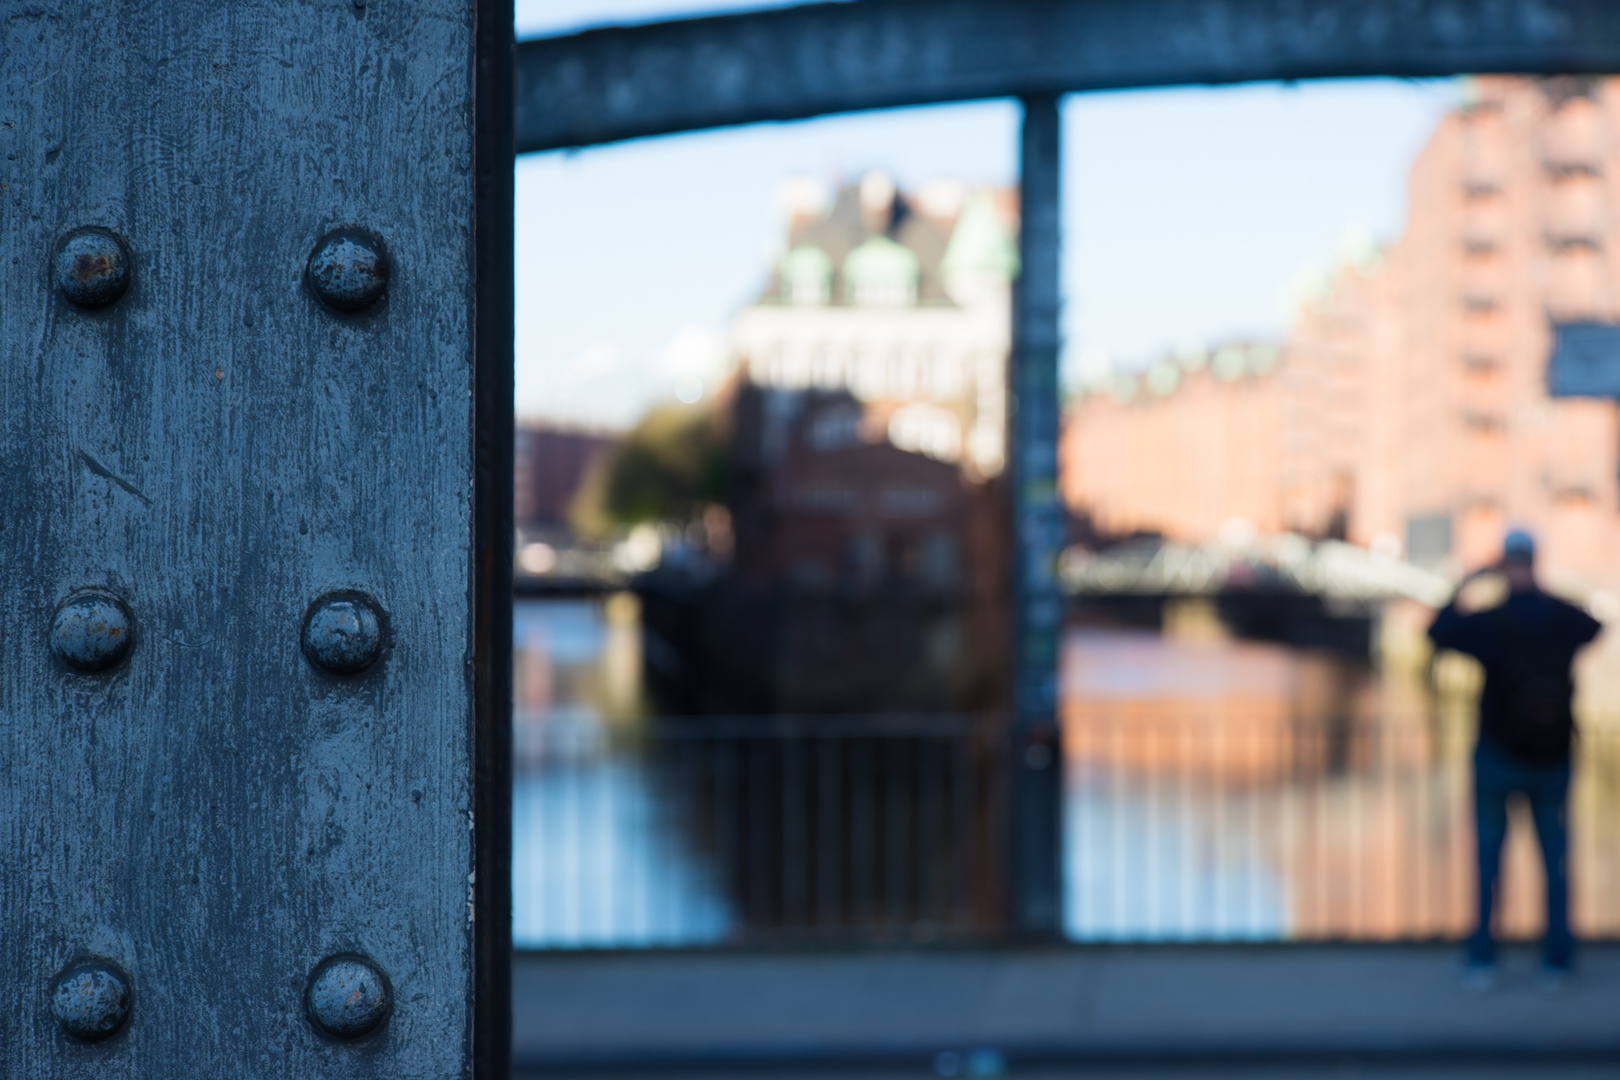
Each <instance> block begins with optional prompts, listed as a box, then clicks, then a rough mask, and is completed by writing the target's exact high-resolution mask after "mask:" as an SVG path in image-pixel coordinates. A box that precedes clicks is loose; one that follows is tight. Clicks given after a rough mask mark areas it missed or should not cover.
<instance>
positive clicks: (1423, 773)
mask: <svg viewBox="0 0 1620 1080" xmlns="http://www.w3.org/2000/svg"><path fill="white" fill-rule="evenodd" d="M515 614H516V618H515V627H516V633H515V637H516V643H517V666H516V677H515V682H514V690H515V696H516V749H517V766H518V773H517V781H516V785H515V790H514V840H515V852H514V880H513V886H514V927H513V930H514V938H515V941H516V943H517V944H518V946H519V947H579V946H610V945H611V946H634V945H653V944H698V943H712V942H721V941H740V940H746V939H747V937H748V935H749V933H750V932H751V931H754V930H757V929H759V928H761V927H768V926H771V925H776V926H778V927H780V926H781V925H783V924H784V923H785V922H787V921H791V920H792V919H799V920H800V921H801V923H802V924H804V925H808V926H812V927H817V926H819V927H834V928H836V927H838V926H847V925H848V923H849V922H850V920H852V919H858V917H859V916H858V912H856V909H858V908H860V907H861V905H862V903H864V901H862V900H861V899H860V897H859V896H858V895H857V893H856V892H855V891H853V890H854V888H855V886H853V885H852V884H851V882H856V881H858V880H859V879H862V877H863V875H864V878H865V879H870V880H871V881H876V882H879V884H880V885H882V884H883V883H884V882H888V883H890V884H891V885H892V889H891V891H890V892H889V893H886V894H884V896H883V897H882V898H880V900H879V901H874V902H873V903H872V904H869V905H868V908H867V910H868V916H867V917H868V918H872V917H873V916H872V912H876V911H881V915H880V916H878V917H877V918H878V922H880V923H881V924H882V927H880V929H881V930H882V932H883V933H890V932H893V933H898V934H902V935H905V934H909V935H910V936H912V937H914V938H916V939H917V940H929V939H932V938H933V937H935V936H938V935H940V934H941V933H948V932H950V930H951V927H952V926H956V927H958V928H960V929H963V931H964V932H973V931H976V930H979V929H982V928H983V927H984V926H985V925H987V924H986V923H985V921H984V920H985V918H986V917H987V916H986V915H985V914H984V913H985V912H986V911H992V912H993V910H995V908H996V905H997V904H998V903H999V901H998V900H997V899H996V897H995V895H994V894H995V883H994V882H990V883H989V887H988V889H987V888H986V882H985V881H984V880H983V879H984V878H986V877H994V876H995V875H994V874H992V873H986V872H984V868H986V867H990V866H993V865H996V863H995V859H996V858H998V857H999V856H998V855H997V854H996V851H995V850H994V848H995V846H996V844H995V840H994V837H995V836H996V835H998V834H997V832H996V825H995V815H996V813H997V810H996V803H995V798H994V797H993V796H994V792H993V791H992V789H991V788H990V787H988V786H985V784H984V782H983V779H984V778H985V777H988V776H993V775H997V767H996V766H994V764H993V762H989V759H986V758H983V757H982V756H980V757H974V756H973V755H974V754H976V753H978V751H976V750H973V749H972V747H974V746H982V745H983V740H982V739H979V740H978V741H977V742H975V741H973V739H967V740H966V741H963V739H961V738H959V739H958V741H957V742H954V743H953V742H949V741H948V739H950V738H957V737H956V736H952V735H950V734H949V733H947V732H944V731H943V729H942V730H941V732H940V733H939V734H940V736H941V737H940V738H939V739H937V740H935V741H934V742H928V741H927V739H925V740H924V741H922V742H919V741H918V737H917V735H916V732H911V733H910V734H907V735H905V736H904V737H903V738H901V737H897V738H896V739H894V740H891V742H890V743H887V744H884V745H885V746H886V747H887V748H886V749H884V748H879V749H878V751H877V756H876V757H869V758H863V757H861V755H863V754H866V755H870V754H871V751H867V750H863V749H858V748H857V747H856V744H855V743H852V742H848V741H847V740H846V741H843V742H839V741H837V740H839V739H843V738H844V736H841V735H830V734H829V733H828V732H826V731H823V732H821V733H819V734H816V735H815V736H814V737H813V738H811V739H809V740H805V739H803V738H802V736H800V735H790V736H788V737H787V738H785V739H784V737H782V733H780V732H778V733H776V734H774V735H773V734H771V733H770V732H768V731H759V730H752V731H749V732H743V733H742V734H741V735H739V734H737V733H732V734H729V735H726V734H719V735H717V734H716V733H715V732H708V733H707V734H701V733H699V732H697V731H696V730H695V729H683V728H682V727H681V726H680V725H679V724H672V723H671V722H670V721H668V720H663V721H649V719H648V710H647V705H646V702H645V701H644V698H643V694H642V691H641V683H640V672H641V658H640V643H639V631H638V625H639V623H638V613H637V611H636V606H635V601H634V599H633V598H632V597H630V596H628V595H620V596H615V597H610V598H608V599H606V600H601V601H524V602H521V603H519V604H518V605H517V610H516V613H515ZM1062 686H1063V702H1064V705H1063V723H1064V738H1065V757H1066V762H1067V781H1068V789H1067V796H1066V800H1065V852H1064V855H1065V859H1064V861H1065V872H1066V901H1065V902H1066V920H1065V921H1066V930H1067V932H1068V934H1069V936H1070V937H1071V938H1074V939H1077V940H1178V939H1197V940H1211V939H1237V940H1277V939H1323V938H1327V939H1340V938H1344V939H1363V940H1366V939H1375V940H1376V939H1391V938H1411V937H1452V936H1456V935H1458V934H1459V933H1461V932H1462V931H1463V929H1464V928H1465V924H1466V922H1467V920H1468V919H1469V918H1470V916H1471V903H1472V901H1471V885H1470V884H1469V880H1470V876H1471V865H1472V855H1471V851H1470V850H1469V848H1470V845H1471V844H1472V825H1471V814H1470V812H1469V806H1468V799H1469V786H1468V772H1467V754H1468V749H1469V747H1470V745H1471V742H1472V721H1471V717H1470V710H1469V707H1468V704H1467V701H1466V699H1465V698H1463V697H1458V698H1454V699H1447V698H1441V699H1437V698H1435V697H1434V696H1433V695H1432V694H1431V693H1430V692H1429V690H1428V689H1427V686H1428V684H1427V682H1426V681H1425V680H1424V679H1423V678H1422V677H1419V676H1418V675H1415V674H1408V675H1406V676H1399V675H1393V674H1392V675H1388V676H1385V677H1380V676H1378V675H1377V674H1376V673H1375V672H1374V671H1373V670H1372V669H1371V668H1370V667H1369V666H1368V665H1366V664H1364V663H1357V662H1353V661H1347V660H1344V659H1342V658H1334V657H1331V656H1328V655H1325V654H1316V653H1308V652H1302V651H1298V650H1291V649H1288V648H1285V647H1282V646H1276V645H1264V644H1254V643H1246V642H1237V641H1231V640H1227V639H1225V638H1224V637H1222V636H1221V635H1220V634H1219V633H1216V632H1211V631H1209V630H1208V628H1207V627H1206V628H1204V630H1199V629H1198V627H1197V626H1196V625H1195V626H1194V627H1193V628H1192V629H1191V630H1189V629H1188V627H1187V626H1185V625H1182V626H1173V627H1172V628H1171V633H1169V634H1167V635H1159V634H1149V633H1142V632H1133V631H1122V630H1101V629H1084V628H1078V629H1074V630H1071V631H1070V633H1069V634H1068V636H1067V638H1066V640H1065V646H1064V653H1063V668H1062ZM853 722H854V721H850V723H853ZM846 726H847V725H846ZM704 730H705V731H707V729H704ZM964 730H966V729H964ZM1587 730H1588V736H1587V738H1586V742H1585V745H1584V748H1583V751H1582V757H1581V767H1580V771H1579V774H1578V780H1577V784H1576V788H1575V793H1574V796H1573V798H1574V806H1575V810H1574V822H1573V829H1572V832H1573V835H1572V845H1573V851H1574V856H1573V858H1574V905H1575V915H1576V921H1577V926H1578V927H1580V928H1581V929H1582V930H1583V931H1584V932H1585V933H1588V934H1592V933H1612V932H1614V931H1615V930H1616V929H1620V890H1617V888H1616V886H1617V885H1620V860H1617V859H1616V857H1615V856H1616V852H1617V846H1620V814H1617V813H1616V812H1615V811H1616V810H1617V809H1620V755H1617V754H1616V752H1615V751H1616V740H1615V739H1614V738H1612V737H1611V736H1610V735H1609V734H1607V730H1608V729H1606V728H1605V727H1603V726H1602V725H1601V724H1596V725H1594V724H1591V723H1589V724H1588V727H1587ZM932 737H933V736H931V735H930V736H929V737H928V738H932ZM974 738H977V737H976V736H975V737H974ZM794 739H799V740H800V741H798V742H794V741H793V740H794ZM992 741H993V740H992ZM868 742H871V740H868ZM874 745H875V744H874ZM936 746H937V748H938V749H934V748H933V747H936ZM895 753H899V754H900V756H899V757H894V756H893V755H894V754H895ZM884 754H889V755H890V758H892V760H893V761H895V762H900V761H902V759H903V760H905V761H910V762H911V764H910V765H905V766H901V765H895V766H894V768H893V770H891V771H893V772H894V777H898V778H900V779H898V780H896V779H893V778H891V779H890V780H889V781H888V784H889V787H890V788H891V789H894V790H899V789H900V788H904V790H905V791H910V792H911V794H909V795H899V796H894V797H892V798H891V797H890V796H889V795H888V794H885V795H884V796H883V798H882V799H879V800H878V802H880V803H885V804H887V805H888V806H889V809H888V810H884V809H883V807H881V806H880V807H878V809H877V810H876V811H875V813H876V816H875V817H871V822H872V823H873V824H871V825H870V831H871V833H872V836H873V837H875V838H876V839H875V841H874V842H873V843H871V844H867V846H866V847H865V848H863V847H862V846H861V845H862V843H863V842H862V841H857V840H854V839H852V838H853V837H855V836H856V835H857V832H858V830H857V829H856V825H858V824H859V822H858V821H857V820H856V817H857V816H858V814H857V813H856V812H857V811H858V810H859V805H860V804H861V799H862V798H863V796H859V795H857V794H856V786H852V784H851V778H852V777H855V776H857V775H865V772H870V771H871V766H870V765H864V766H863V765H860V762H861V761H863V760H870V761H871V762H880V761H884V760H890V758H885V757H883V755H884ZM772 755H775V756H774V757H773V756H772ZM908 755H909V756H908ZM964 755H965V756H964ZM959 757H960V759H961V760H962V761H963V762H965V763H966V764H965V766H964V768H965V769H966V770H967V771H963V769H962V768H956V767H955V766H951V768H956V771H954V772H948V771H940V769H942V768H945V767H946V766H945V763H948V762H952V761H956V760H957V759H958V758H959ZM936 760H937V761H938V762H939V763H941V764H940V765H939V766H938V767H936V766H935V765H933V764H927V763H929V762H934V761H936ZM818 762H821V764H818ZM987 763H988V764H987ZM745 764H746V765H747V768H744V765H745ZM885 768H888V766H885ZM863 769H864V770H865V772H862V771H861V770H863ZM851 770H855V771H851ZM894 770H898V771H894ZM880 771H881V770H880ZM874 775H875V774H874ZM925 777H937V778H938V783H937V785H936V787H937V791H936V789H935V787H928V786H927V785H925V784H924V783H923V778H925ZM964 778H966V779H964ZM964 783H966V784H967V785H968V786H966V787H964V786H963V785H964ZM897 784H898V785H899V787H898V788H897V787H896V785H897ZM828 785H831V787H828ZM872 790H873V791H874V792H875V791H878V790H879V789H877V788H874V789H872ZM931 793H932V794H931ZM896 799H898V801H896ZM852 800H853V801H852ZM870 801H871V800H868V802H870ZM936 804H937V805H936ZM800 805H802V806H804V807H807V808H808V809H806V810H804V811H803V812H800V811H791V812H790V810H791V807H794V806H800ZM930 807H932V809H930ZM873 812H874V811H869V810H859V813H868V815H869V816H870V814H871V813H873ZM829 813H830V814H832V815H833V817H831V818H829V817H827V816H826V815H827V814H829ZM885 813H887V814H888V815H889V816H887V817H885V816H884V814H885ZM795 814H798V816H797V817H795V816H794V815H795ZM931 814H932V815H933V816H932V817H930V816H929V815H931ZM727 815H731V816H733V817H735V818H737V820H739V821H740V822H742V824H741V825H739V826H738V829H740V830H741V831H734V833H733V834H731V835H729V837H728V835H727V834H726V833H725V832H724V830H723V829H721V830H718V831H717V826H716V820H717V819H718V818H722V817H726V816H727ZM839 815H843V816H842V817H840V816H839ZM852 815H854V816H852ZM835 818H836V820H834V819H835ZM974 819H983V820H982V821H981V824H980V825H977V826H972V827H971V828H969V827H965V826H964V825H963V822H964V821H971V820H974ZM761 822H763V823H764V824H763V825H760V824H759V823H761ZM930 822H932V823H933V824H930ZM864 827H865V826H863V828H864ZM761 830H763V831H761ZM895 830H898V832H896V831H895ZM975 830H977V831H975ZM823 837H843V838H844V839H842V840H838V841H836V844H835V847H837V848H838V849H837V850H833V851H831V852H829V851H827V850H825V844H824V843H823V842H822V840H821V839H820V838H823ZM884 837H889V838H891V839H884ZM902 841H903V842H902ZM897 843H899V844H900V846H898V847H897V846H895V845H896V844H897ZM793 844H798V845H799V846H800V847H804V848H805V849H806V853H805V854H804V856H803V857H802V858H799V857H797V856H785V855H781V854H780V853H779V851H780V849H784V848H786V847H789V846H792V845H793ZM964 844H966V845H967V847H963V846H962V845H964ZM818 845H820V847H821V848H822V849H823V850H819V851H818V850H811V849H813V848H816V847H817V846H818ZM838 845H843V846H842V847H838ZM851 845H853V846H851ZM930 845H932V846H930ZM953 845H954V846H953ZM845 848H848V850H845ZM861 851H865V855H860V852H861ZM927 851H935V852H943V853H945V854H941V855H939V859H940V860H943V861H941V862H939V865H940V866H941V867H946V866H948V868H949V869H948V872H946V871H941V872H939V873H936V874H934V876H933V877H932V878H930V877H929V873H930V871H929V869H928V867H926V866H921V865H920V864H921V863H922V862H926V861H927V858H933V856H928V857H927V858H924V857H921V855H920V853H925V852H927ZM852 852H853V854H852ZM888 852H899V853H900V856H899V857H900V858H901V859H902V860H903V861H904V860H909V861H910V863H912V864H914V865H912V866H910V867H909V868H902V869H901V871H899V876H896V873H897V872H896V870H895V868H894V866H893V863H894V861H895V860H894V859H893V858H891V857H890V856H889V855H888V854H886V853H888ZM964 852H966V853H967V854H964ZM868 864H870V865H868ZM975 868H977V869H975ZM1506 868H1507V869H1506V878H1505V881H1506V888H1505V897H1504V904H1503V916H1504V928H1505V929H1506V931H1507V932H1508V933H1509V934H1518V935H1528V934H1532V933H1534V932H1536V930H1537V929H1538V926H1539V922H1540V915H1539V910H1540V889H1541V885H1540V880H1539V876H1540V873H1539V867H1538V865H1537V859H1536V858H1535V854H1534V849H1533V846H1532V843H1531V840H1530V837H1529V831H1528V829H1525V828H1522V827H1521V826H1518V825H1516V826H1515V830H1514V835H1513V836H1512V837H1511V838H1510V841H1509V849H1508V852H1507V856H1506ZM761 875H763V877H762V876H761ZM829 875H830V876H829ZM907 875H912V876H911V877H907ZM975 875H977V878H978V879H979V880H977V881H975V880H974V878H975ZM956 878H961V879H962V887H961V888H956V886H954V885H952V886H951V887H950V888H945V884H946V883H947V882H946V879H951V880H952V881H954V880H955V879H956ZM829 882H830V884H829ZM884 887H887V886H884ZM953 889H954V890H955V891H952V890H953ZM829 890H831V891H829ZM894 890H898V891H894ZM942 890H943V891H942ZM874 895H876V894H874ZM986 905H988V907H987V906H986ZM852 912H856V913H855V914H852ZM991 918H992V921H993V916H991ZM829 919H830V920H831V921H830V922H829V921H828V920H829ZM953 919H959V921H958V922H955V923H953V922H952V920H953ZM874 925H876V924H874ZM883 928H887V929H883Z"/></svg>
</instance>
